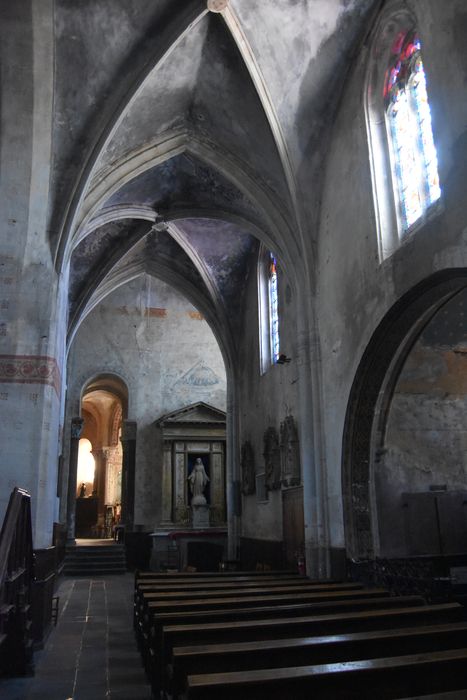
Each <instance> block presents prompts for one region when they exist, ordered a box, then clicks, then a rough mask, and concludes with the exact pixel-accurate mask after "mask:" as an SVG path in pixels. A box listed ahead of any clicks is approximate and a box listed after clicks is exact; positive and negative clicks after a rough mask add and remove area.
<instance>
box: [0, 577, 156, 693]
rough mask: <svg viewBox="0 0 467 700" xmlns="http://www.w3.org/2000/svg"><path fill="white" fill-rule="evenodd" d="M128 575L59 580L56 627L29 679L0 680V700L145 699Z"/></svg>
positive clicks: (131, 581) (147, 689)
mask: <svg viewBox="0 0 467 700" xmlns="http://www.w3.org/2000/svg"><path fill="white" fill-rule="evenodd" d="M133 581H134V579H133V575H132V574H124V575H120V576H108V577H104V576H96V577H95V578H92V579H89V578H81V579H73V578H65V579H63V580H62V583H61V585H60V588H59V590H58V595H59V596H60V615H59V619H58V624H57V627H55V628H53V629H52V632H51V634H50V636H49V638H48V640H47V643H46V645H45V648H44V649H43V650H42V651H40V652H37V653H36V655H35V675H34V677H32V678H16V679H6V680H0V698H1V699H2V700H150V698H151V691H150V687H149V685H148V684H147V682H146V678H145V675H144V671H143V668H142V666H141V660H140V655H139V652H138V650H137V648H136V644H135V637H134V633H133V619H132V615H133Z"/></svg>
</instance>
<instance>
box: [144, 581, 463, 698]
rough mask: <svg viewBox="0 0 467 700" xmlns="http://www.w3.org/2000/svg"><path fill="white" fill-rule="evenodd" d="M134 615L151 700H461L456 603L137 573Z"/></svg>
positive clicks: (353, 589) (339, 587) (349, 586)
mask: <svg viewBox="0 0 467 700" xmlns="http://www.w3.org/2000/svg"><path fill="white" fill-rule="evenodd" d="M134 610H135V617H134V624H135V632H136V636H137V641H138V646H139V648H140V650H141V654H142V658H143V662H144V665H145V668H146V672H147V674H148V677H149V679H150V681H151V685H152V689H153V694H154V697H155V698H164V699H165V698H173V700H210V699H213V700H214V698H215V699H216V700H218V699H219V698H221V700H230V699H232V700H233V699H235V700H237V699H241V700H248V699H249V698H252V699H253V698H254V700H261V699H262V698H267V699H268V700H274V699H276V698H277V699H279V698H280V699H281V700H282V698H285V697H287V698H293V700H299V699H300V698H307V700H308V699H309V698H313V699H314V698H326V699H327V700H328V699H329V698H336V699H338V700H339V699H340V698H346V699H347V698H375V697H377V698H378V700H380V699H384V698H408V697H411V696H415V695H417V696H420V695H427V694H429V693H433V692H437V693H440V692H447V691H458V692H459V693H465V695H464V697H465V698H467V690H465V689H466V688H467V618H466V614H465V608H463V606H461V605H459V604H457V603H444V604H438V605H427V604H426V603H425V601H424V599H423V598H422V597H420V596H399V597H394V596H391V595H390V594H389V592H388V591H386V590H384V589H380V588H372V589H368V588H364V587H363V586H362V585H361V584H359V583H354V582H340V581H327V582H322V581H321V582H320V581H311V580H310V579H307V578H304V577H300V576H298V575H297V574H295V573H293V572H245V573H236V572H235V573H230V572H225V573H224V572H222V573H218V574H217V573H216V574H203V573H192V574H187V573H177V574H153V573H139V574H137V576H136V582H135V608H134ZM459 697H461V696H459ZM455 700H458V699H457V698H456V699H455Z"/></svg>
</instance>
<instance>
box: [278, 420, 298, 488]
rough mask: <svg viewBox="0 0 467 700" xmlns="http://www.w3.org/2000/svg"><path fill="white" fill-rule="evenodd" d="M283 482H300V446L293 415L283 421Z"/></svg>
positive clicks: (285, 483)
mask: <svg viewBox="0 0 467 700" xmlns="http://www.w3.org/2000/svg"><path fill="white" fill-rule="evenodd" d="M281 482H282V485H283V486H298V485H299V484H300V446H299V442H298V432H297V426H296V425H295V421H294V418H293V416H286V417H285V420H284V421H283V422H282V423H281Z"/></svg>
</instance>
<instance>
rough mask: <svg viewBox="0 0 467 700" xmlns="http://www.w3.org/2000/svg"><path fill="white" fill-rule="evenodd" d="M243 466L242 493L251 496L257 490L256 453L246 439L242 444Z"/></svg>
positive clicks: (241, 458) (241, 460)
mask: <svg viewBox="0 0 467 700" xmlns="http://www.w3.org/2000/svg"><path fill="white" fill-rule="evenodd" d="M240 463H241V467H242V493H243V495H244V496H251V494H253V493H254V492H255V486H256V480H255V455H254V452H253V448H252V446H251V443H250V442H249V441H248V440H246V441H245V442H244V443H243V445H242V452H241V457H240Z"/></svg>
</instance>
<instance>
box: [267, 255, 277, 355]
mask: <svg viewBox="0 0 467 700" xmlns="http://www.w3.org/2000/svg"><path fill="white" fill-rule="evenodd" d="M268 296H269V337H270V342H271V359H272V361H273V362H277V360H278V358H279V309H278V298H277V262H276V259H275V257H274V255H273V254H272V253H270V259H269V277H268Z"/></svg>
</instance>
